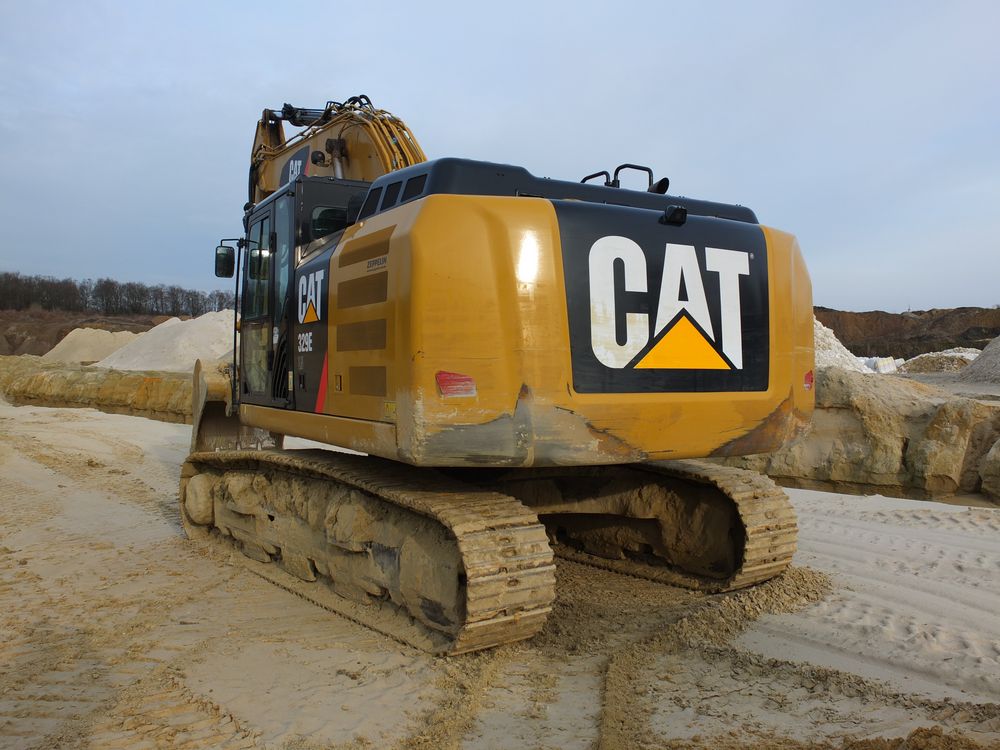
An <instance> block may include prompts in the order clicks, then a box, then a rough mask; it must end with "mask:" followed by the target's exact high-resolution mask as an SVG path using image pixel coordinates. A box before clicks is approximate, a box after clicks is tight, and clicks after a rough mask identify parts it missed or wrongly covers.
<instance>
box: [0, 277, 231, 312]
mask: <svg viewBox="0 0 1000 750" xmlns="http://www.w3.org/2000/svg"><path fill="white" fill-rule="evenodd" d="M32 305H38V306H40V307H41V308H42V309H44V310H67V311H70V312H95V313H100V314H102V315H170V316H178V315H191V316H198V315H203V314H205V313H207V312H216V311H219V310H226V309H232V308H233V307H234V305H235V300H234V295H233V292H232V291H223V290H221V289H217V290H215V291H214V292H199V291H196V290H194V289H183V288H181V287H179V286H166V285H164V284H155V285H150V284H142V283H140V282H137V281H115V280H114V279H98V280H97V281H94V280H93V279H84V280H83V281H75V280H73V279H56V278H53V277H51V276H22V275H21V274H19V273H16V272H14V273H11V272H2V273H0V309H3V310H24V309H26V308H28V307H30V306H32Z"/></svg>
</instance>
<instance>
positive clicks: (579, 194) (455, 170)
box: [361, 158, 757, 224]
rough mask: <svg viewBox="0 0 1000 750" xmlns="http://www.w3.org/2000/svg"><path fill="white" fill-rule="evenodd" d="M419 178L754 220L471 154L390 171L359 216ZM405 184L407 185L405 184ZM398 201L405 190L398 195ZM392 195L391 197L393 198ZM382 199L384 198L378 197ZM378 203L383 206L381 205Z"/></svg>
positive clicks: (449, 189) (719, 206)
mask: <svg viewBox="0 0 1000 750" xmlns="http://www.w3.org/2000/svg"><path fill="white" fill-rule="evenodd" d="M419 178H424V179H426V181H427V185H426V187H425V189H424V194H425V195H429V194H432V193H446V194H451V195H500V196H503V195H507V196H527V197H538V198H550V199H557V200H558V199H572V200H579V201H586V202H588V203H607V204H610V205H622V206H634V207H636V208H650V209H657V210H660V211H663V210H664V209H666V207H667V206H669V205H676V206H681V207H683V208H686V209H687V210H688V213H689V214H696V215H698V216H716V217H719V218H724V219H732V220H734V221H743V222H750V223H753V224H756V223H757V217H756V216H755V215H754V212H753V211H751V210H750V209H749V208H746V207H744V206H734V205H730V204H727V203H715V202H712V201H703V200H696V199H694V198H684V197H682V196H676V195H659V194H656V193H647V192H645V191H639V190H628V189H625V188H608V187H604V186H602V185H592V184H581V183H579V182H566V181H563V180H550V179H548V178H544V177H535V176H534V175H533V174H531V173H530V172H529V171H528V170H526V169H524V168H523V167H515V166H511V165H509V164H493V163H491V162H485V161H473V160H471V159H452V158H446V159H436V160H434V161H430V162H424V163H422V164H416V165H414V166H412V167H407V168H406V169H401V170H398V171H396V172H390V173H389V174H387V175H383V176H382V177H379V178H378V179H377V180H375V182H374V183H372V187H371V191H370V193H369V195H368V199H367V200H366V201H365V207H364V208H363V209H362V211H361V218H366V217H367V216H370V215H371V214H373V213H375V206H376V205H377V202H378V197H379V196H378V195H376V193H381V190H382V188H384V187H385V186H387V185H388V184H389V183H394V182H396V181H399V180H411V181H412V180H414V179H419ZM407 188H409V186H407ZM403 199H404V200H406V199H407V198H406V195H405V194H404V198H403ZM394 201H395V199H393V202H394ZM383 204H385V202H384V201H383ZM383 208H388V206H387V205H383Z"/></svg>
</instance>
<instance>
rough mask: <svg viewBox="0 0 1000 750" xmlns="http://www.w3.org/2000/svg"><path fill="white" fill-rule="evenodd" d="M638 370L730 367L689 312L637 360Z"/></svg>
mask: <svg viewBox="0 0 1000 750" xmlns="http://www.w3.org/2000/svg"><path fill="white" fill-rule="evenodd" d="M635 369H637V370H729V369H731V368H730V367H729V365H728V364H726V361H725V360H724V359H723V358H722V357H720V356H719V353H718V352H717V351H715V349H714V348H712V345H711V344H710V343H708V341H707V340H706V339H705V337H704V336H703V335H702V334H701V332H700V331H699V330H698V329H697V328H695V327H694V323H692V322H691V321H690V320H689V319H688V317H687V316H686V315H682V316H681V317H680V318H679V319H678V320H677V322H676V323H675V324H674V326H673V328H671V329H670V330H669V331H667V333H666V334H665V335H664V337H663V338H662V339H660V340H659V341H658V342H657V344H656V346H654V347H653V348H652V349H650V350H649V352H648V353H647V354H646V356H645V357H643V358H642V359H640V360H639V362H638V363H637V364H636V366H635Z"/></svg>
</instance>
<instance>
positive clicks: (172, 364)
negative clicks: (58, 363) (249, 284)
mask: <svg viewBox="0 0 1000 750" xmlns="http://www.w3.org/2000/svg"><path fill="white" fill-rule="evenodd" d="M232 346H233V311H232V310H222V311H220V312H211V313H206V314H205V315H202V316H201V317H199V318H194V319H192V320H185V321H181V320H178V319H177V318H170V320H167V321H166V322H164V323H161V324H160V325H158V326H156V327H155V328H153V329H151V330H149V331H147V332H146V333H144V334H143V335H142V336H140V337H139V338H137V339H135V340H134V341H132V342H131V343H129V344H126V345H125V346H123V347H122V348H121V349H119V350H118V351H116V352H114V353H113V354H111V355H110V356H108V357H105V358H104V359H102V360H101V361H100V362H98V363H97V367H106V368H110V369H113V370H158V371H161V372H186V371H190V370H191V369H192V368H193V367H194V362H195V360H196V359H203V360H216V359H219V358H220V357H222V356H224V355H225V354H226V353H227V352H230V351H232Z"/></svg>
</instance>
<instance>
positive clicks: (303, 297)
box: [298, 271, 326, 323]
mask: <svg viewBox="0 0 1000 750" xmlns="http://www.w3.org/2000/svg"><path fill="white" fill-rule="evenodd" d="M325 276H326V271H313V272H312V273H307V274H303V275H302V276H300V277H299V310H298V312H299V323H318V322H319V321H320V320H321V319H322V317H323V278H324V277H325Z"/></svg>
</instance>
